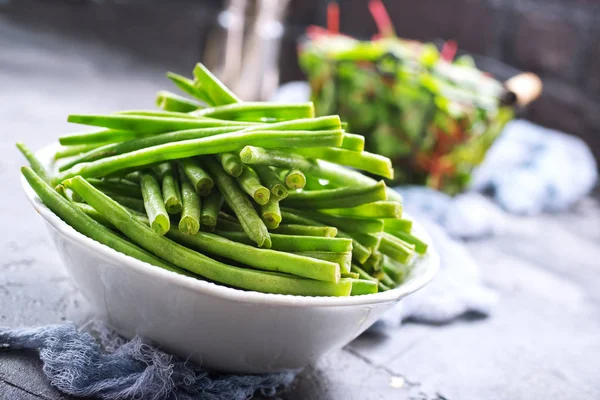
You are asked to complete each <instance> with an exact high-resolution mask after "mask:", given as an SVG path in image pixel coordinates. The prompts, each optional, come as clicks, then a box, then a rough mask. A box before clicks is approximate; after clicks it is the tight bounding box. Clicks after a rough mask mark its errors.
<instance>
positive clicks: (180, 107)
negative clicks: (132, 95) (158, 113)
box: [156, 90, 202, 113]
mask: <svg viewBox="0 0 600 400" xmlns="http://www.w3.org/2000/svg"><path fill="white" fill-rule="evenodd" d="M156 105H157V106H159V107H160V108H162V109H163V110H166V111H176V112H184V113H186V112H190V111H194V110H197V109H199V108H200V107H202V105H201V104H200V103H198V102H196V101H194V100H189V99H186V98H185V97H183V96H179V95H178V94H175V93H171V92H167V91H166V90H161V91H160V92H158V94H157V95H156Z"/></svg>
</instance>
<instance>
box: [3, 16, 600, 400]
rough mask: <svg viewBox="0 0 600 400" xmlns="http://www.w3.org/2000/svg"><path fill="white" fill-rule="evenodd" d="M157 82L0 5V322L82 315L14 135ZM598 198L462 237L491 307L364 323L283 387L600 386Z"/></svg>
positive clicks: (22, 394) (462, 395) (389, 394)
mask: <svg viewBox="0 0 600 400" xmlns="http://www.w3.org/2000/svg"><path fill="white" fill-rule="evenodd" d="M166 85H167V82H166V80H165V79H164V77H163V71H162V68H153V67H152V66H148V65H141V64H140V63H139V62H138V61H136V60H135V59H130V58H129V57H128V56H127V55H124V54H123V53H119V52H115V51H114V50H112V49H109V48H105V47H102V46H100V45H98V44H90V43H83V42H77V41H76V40H74V39H69V40H67V41H65V40H60V39H58V38H56V37H52V36H49V35H46V34H44V33H40V32H31V31H26V30H23V29H21V28H20V27H17V26H14V25H13V24H11V23H10V21H6V20H2V19H0V122H1V132H2V134H1V135H0V150H1V152H2V154H3V157H2V158H0V182H1V184H2V187H3V191H2V196H0V221H2V224H1V227H2V229H0V252H1V254H2V259H1V260H0V325H2V326H23V325H27V326H30V325H37V324H49V323H57V322H61V321H64V320H71V321H75V322H83V321H85V320H87V319H88V318H89V317H90V310H89V309H88V307H87V303H86V302H85V300H84V299H83V297H82V296H81V295H80V294H79V293H78V292H77V290H76V289H75V288H74V287H73V285H72V284H71V282H70V280H69V278H68V276H67V275H66V273H65V271H64V270H63V268H62V266H61V263H60V260H59V258H58V256H57V254H56V252H55V250H54V248H53V246H52V244H51V243H50V241H49V239H48V236H47V234H46V228H45V226H44V224H43V222H42V220H41V218H40V217H39V216H37V215H36V214H35V212H34V211H33V210H32V208H31V207H30V205H29V204H28V203H27V202H26V200H25V197H24V195H23V194H22V193H21V189H20V186H19V180H18V175H19V174H18V168H19V166H20V165H22V164H23V163H24V162H23V160H22V158H21V157H20V155H19V154H18V153H17V151H16V150H15V148H14V142H15V141H16V140H23V141H24V142H26V143H27V144H28V145H29V146H31V147H32V148H34V149H35V148H39V147H41V146H42V145H44V144H45V143H47V142H48V141H49V140H52V138H55V137H56V136H57V135H58V134H60V133H63V132H65V131H66V130H67V129H72V128H69V127H68V126H67V123H66V122H65V116H66V114H67V113H69V112H104V111H113V110H116V109H124V108H144V107H152V106H153V95H154V93H155V91H156V90H157V89H159V88H163V87H165V86H166ZM124 88H125V90H123V89H124ZM597 198H598V196H596V197H594V198H592V197H590V198H588V199H585V200H584V201H582V202H581V204H579V205H578V206H577V207H576V208H575V209H574V210H573V211H571V212H569V213H564V214H560V215H545V216H541V217H537V218H534V219H523V218H513V219H512V220H511V221H510V222H511V224H509V225H508V226H509V227H510V228H509V229H508V230H507V231H506V232H503V233H502V234H500V235H499V236H497V237H494V238H493V239H487V240H482V241H476V242H472V243H469V244H468V246H469V247H470V249H471V250H472V252H473V254H474V255H475V257H476V259H477V260H478V261H479V263H480V264H481V267H482V269H483V276H484V278H485V280H486V282H487V283H488V284H489V285H490V286H491V287H493V288H494V289H496V290H497V291H498V292H499V293H500V295H501V301H500V303H499V305H498V308H497V310H496V312H495V313H494V315H493V316H492V317H490V318H487V319H478V318H462V319H461V320H459V321H456V322H455V323H453V324H450V325H447V326H423V325H418V324H411V323H407V324H405V325H404V326H403V327H402V328H400V329H396V330H388V331H386V332H384V333H379V334H367V335H363V336H361V337H360V338H358V339H357V340H355V341H354V342H353V343H351V344H350V345H348V346H347V347H346V348H345V349H344V350H342V351H339V352H336V353H334V354H331V355H329V356H327V357H326V358H325V359H323V360H322V361H320V362H319V363H318V364H317V365H315V366H312V367H310V368H308V369H307V370H306V371H304V372H303V373H302V374H301V375H300V377H299V378H298V379H297V381H296V382H295V384H294V385H293V387H292V388H291V389H290V390H289V391H288V392H286V393H284V394H282V398H284V399H289V400H304V399H316V400H329V399H350V400H352V399H357V400H370V399H400V400H402V399H453V400H454V399H506V400H509V399H536V400H537V399H542V398H544V399H545V398H548V399H550V398H552V399H569V400H571V399H575V400H577V399H590V400H591V399H598V398H600V379H599V378H600V372H599V371H600V361H599V360H598V356H599V355H600V294H599V293H600V292H599V291H598V289H597V288H598V287H600V286H599V285H600V204H599V202H598V200H597ZM66 398H67V397H66V396H61V395H60V394H59V393H58V392H57V391H56V390H54V389H53V388H52V387H50V386H49V385H48V384H47V382H46V381H45V379H44V377H43V375H42V373H41V363H40V362H39V361H38V360H37V358H36V356H35V354H23V353H15V352H10V351H0V399H10V400H12V399H25V400H29V399H46V400H56V399H66Z"/></svg>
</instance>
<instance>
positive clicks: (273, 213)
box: [260, 198, 281, 229]
mask: <svg viewBox="0 0 600 400" xmlns="http://www.w3.org/2000/svg"><path fill="white" fill-rule="evenodd" d="M260 217H261V218H262V220H263V222H264V223H265V225H266V226H267V228H268V229H276V228H277V227H278V226H279V224H280V223H281V211H280V210H279V200H276V199H274V198H271V199H269V202H268V203H267V204H265V205H262V206H260Z"/></svg>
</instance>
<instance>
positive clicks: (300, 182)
mask: <svg viewBox="0 0 600 400" xmlns="http://www.w3.org/2000/svg"><path fill="white" fill-rule="evenodd" d="M284 181H285V185H286V186H287V187H288V189H302V188H304V186H306V176H304V174H303V173H302V171H300V170H297V169H293V170H291V171H289V172H287V173H286V174H285V178H284Z"/></svg>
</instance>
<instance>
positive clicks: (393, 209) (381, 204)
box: [319, 201, 402, 229]
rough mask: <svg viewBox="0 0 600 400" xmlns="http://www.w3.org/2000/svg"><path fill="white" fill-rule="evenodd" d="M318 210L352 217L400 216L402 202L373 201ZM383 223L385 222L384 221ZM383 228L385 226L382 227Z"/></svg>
mask: <svg viewBox="0 0 600 400" xmlns="http://www.w3.org/2000/svg"><path fill="white" fill-rule="evenodd" d="M319 212H322V213H325V214H330V215H338V216H346V217H353V218H366V219H369V218H400V217H401V216H402V204H400V203H397V202H395V201H374V202H372V203H366V204H362V205H360V206H356V207H351V208H330V209H323V210H319ZM384 224H385V223H384ZM384 229H385V227H384Z"/></svg>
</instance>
